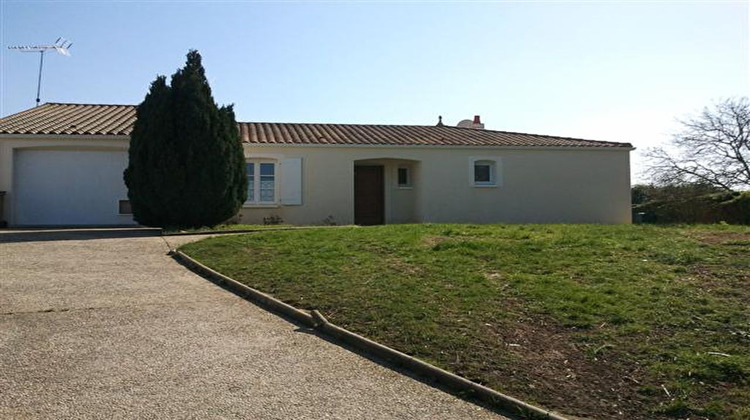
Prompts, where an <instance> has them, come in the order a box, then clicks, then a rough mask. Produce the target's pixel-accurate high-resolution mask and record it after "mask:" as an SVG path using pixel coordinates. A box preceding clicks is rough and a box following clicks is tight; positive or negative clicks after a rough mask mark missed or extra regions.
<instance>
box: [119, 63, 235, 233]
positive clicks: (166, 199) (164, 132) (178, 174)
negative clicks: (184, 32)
mask: <svg viewBox="0 0 750 420" xmlns="http://www.w3.org/2000/svg"><path fill="white" fill-rule="evenodd" d="M136 117H137V119H136V122H135V124H134V126H133V132H132V134H131V138H130V150H129V163H128V167H127V169H126V170H125V174H124V178H125V184H126V185H127V187H128V198H129V199H130V202H131V206H132V209H133V216H134V218H135V220H136V221H137V222H138V223H140V224H143V225H146V226H159V227H176V228H195V227H201V226H215V225H217V224H219V223H221V222H224V221H226V220H227V219H229V218H231V217H233V216H235V215H236V214H237V212H238V210H239V208H240V206H241V205H242V203H243V202H244V201H245V199H246V198H247V178H246V175H245V161H244V154H243V150H242V144H241V143H240V139H239V132H238V130H237V123H236V121H235V118H234V111H233V110H232V106H231V105H230V106H222V107H221V108H219V107H218V106H217V105H216V103H215V102H214V99H213V97H212V96H211V88H210V87H209V85H208V80H207V79H206V76H205V70H204V69H203V65H202V63H201V56H200V54H198V52H197V51H194V50H193V51H190V52H189V53H188V54H187V62H186V64H185V67H184V68H182V69H179V70H178V71H177V72H176V73H175V74H174V75H172V80H171V86H169V85H167V83H166V78H165V77H164V76H159V77H157V78H156V80H155V81H154V82H153V83H152V84H151V88H150V90H149V93H148V94H147V95H146V98H145V99H144V100H143V102H142V103H141V104H140V105H138V108H137V110H136Z"/></svg>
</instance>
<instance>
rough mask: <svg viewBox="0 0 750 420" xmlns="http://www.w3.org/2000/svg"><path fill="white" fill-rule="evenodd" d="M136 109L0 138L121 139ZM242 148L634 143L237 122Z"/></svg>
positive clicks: (83, 109)
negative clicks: (55, 136)
mask: <svg viewBox="0 0 750 420" xmlns="http://www.w3.org/2000/svg"><path fill="white" fill-rule="evenodd" d="M135 108H136V107H135V106H134V105H91V104H62V103H46V104H44V105H42V106H39V107H37V108H32V109H29V110H26V111H22V112H19V113H17V114H13V115H9V116H7V117H5V118H1V119H0V134H51V135H123V136H127V135H129V134H130V132H131V130H132V128H133V123H134V122H135ZM238 126H239V131H240V138H241V139H242V141H243V142H244V143H249V144H266V145H293V144H308V145H315V144H322V145H382V146H417V145H424V146H476V147H508V146H519V147H623V148H631V147H632V146H631V145H630V143H615V142H607V141H596V140H584V139H575V138H569V137H555V136H545V135H539V134H526V133H513V132H507V131H495V130H477V129H471V128H459V127H449V126H432V125H430V126H421V125H378V124H367V125H365V124H307V123H254V122H241V123H238Z"/></svg>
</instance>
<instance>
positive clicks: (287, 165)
mask: <svg viewBox="0 0 750 420" xmlns="http://www.w3.org/2000/svg"><path fill="white" fill-rule="evenodd" d="M279 189H280V190H281V191H280V192H281V204H283V205H286V206H299V205H302V158H289V159H281V183H280V184H279Z"/></svg>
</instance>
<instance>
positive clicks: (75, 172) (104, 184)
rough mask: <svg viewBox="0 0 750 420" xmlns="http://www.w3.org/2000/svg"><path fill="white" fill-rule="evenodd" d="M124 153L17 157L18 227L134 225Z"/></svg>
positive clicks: (26, 152)
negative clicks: (124, 173)
mask: <svg viewBox="0 0 750 420" xmlns="http://www.w3.org/2000/svg"><path fill="white" fill-rule="evenodd" d="M127 161H128V153H127V152H126V151H124V150H81V149H60V150H35V149H15V150H14V153H13V172H14V173H13V180H14V183H13V184H14V185H13V189H12V191H13V196H14V200H13V202H14V203H15V205H14V209H13V213H14V215H15V217H14V219H15V223H14V224H15V225H18V226H45V225H46V226H76V225H89V226H90V225H102V226H105V225H112V226H115V225H132V224H134V222H133V218H132V215H131V214H130V209H129V203H128V201H127V189H126V187H125V183H124V181H123V171H124V170H125V167H126V166H127Z"/></svg>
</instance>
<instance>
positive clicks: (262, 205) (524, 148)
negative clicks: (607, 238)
mask: <svg viewBox="0 0 750 420" xmlns="http://www.w3.org/2000/svg"><path fill="white" fill-rule="evenodd" d="M134 121H135V106H132V105H84V104H63V103H47V104H44V105H42V106H39V107H37V108H32V109H29V110H26V111H22V112H20V113H17V114H14V115H10V116H8V117H5V118H2V119H0V191H4V192H5V197H4V204H3V206H2V215H3V217H4V219H5V220H6V221H7V222H8V223H9V224H10V225H11V226H44V225H130V224H134V223H135V222H134V221H133V218H132V215H131V214H130V206H129V202H128V200H127V190H126V187H125V184H124V182H123V170H124V169H125V167H126V166H127V159H128V153H127V150H128V146H129V134H130V132H131V129H132V126H133V122H134ZM238 126H239V127H238V129H239V131H240V137H241V139H242V145H243V147H244V151H245V157H246V159H247V169H248V179H249V181H250V182H249V185H250V187H249V191H248V196H249V198H248V201H247V202H246V203H245V205H244V206H243V208H242V210H241V213H240V214H241V221H242V223H263V221H264V219H266V220H269V219H276V220H282V221H283V222H284V223H291V224H326V223H337V224H351V223H356V224H363V225H369V224H382V223H422V222H429V223H438V222H470V223H630V221H631V220H630V218H631V216H630V215H631V213H630V161H629V154H630V153H629V152H630V151H631V150H633V147H632V146H631V145H630V144H629V143H615V142H605V141H593V140H583V139H575V138H566V137H555V136H546V135H536V134H524V133H513V132H504V131H495V130H486V129H484V126H483V125H482V124H481V123H480V122H479V118H478V117H476V118H475V120H474V121H471V120H465V121H462V122H461V123H460V124H459V126H457V127H453V126H447V125H443V124H442V122H440V123H438V124H437V125H429V126H416V125H364V124H363V125H359V124H307V123H253V122H242V123H239V124H238ZM0 198H1V197H0Z"/></svg>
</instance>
